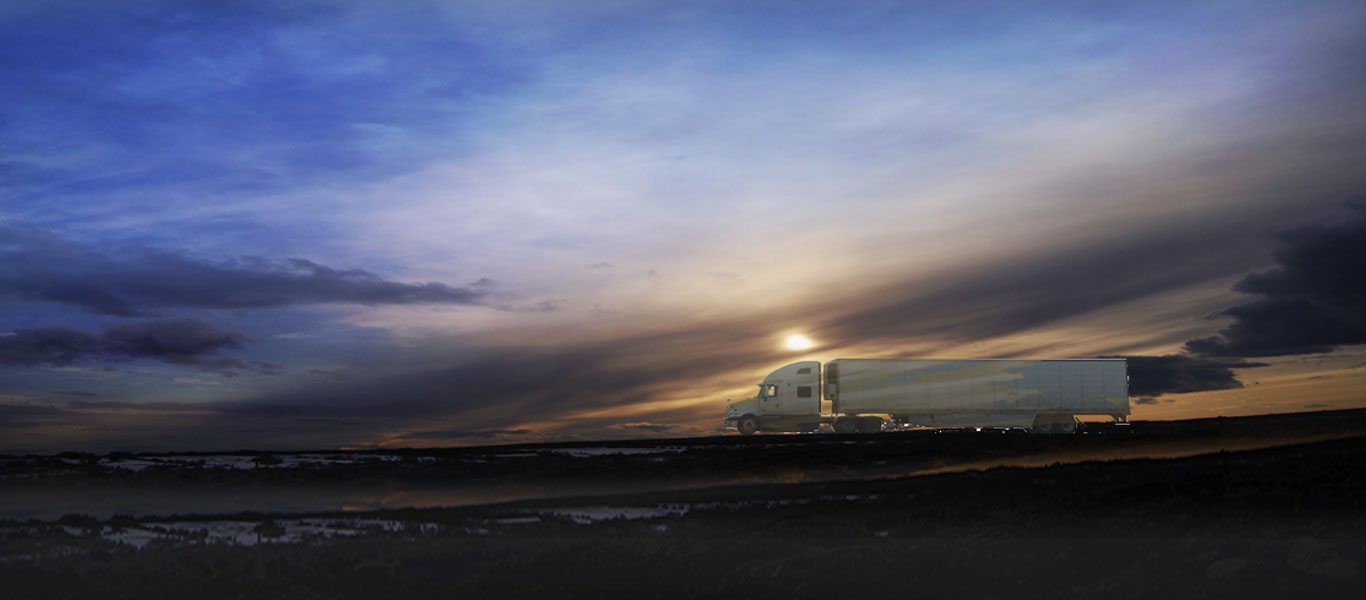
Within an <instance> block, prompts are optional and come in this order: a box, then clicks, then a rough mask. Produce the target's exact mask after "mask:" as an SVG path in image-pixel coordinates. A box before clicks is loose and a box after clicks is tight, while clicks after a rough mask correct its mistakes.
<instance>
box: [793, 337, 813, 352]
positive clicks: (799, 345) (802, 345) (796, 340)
mask: <svg viewBox="0 0 1366 600" xmlns="http://www.w3.org/2000/svg"><path fill="white" fill-rule="evenodd" d="M814 345H815V344H812V343H811V338H808V337H806V336H804V335H789V336H787V349H788V350H806V349H807V348H810V347H812V346H814Z"/></svg>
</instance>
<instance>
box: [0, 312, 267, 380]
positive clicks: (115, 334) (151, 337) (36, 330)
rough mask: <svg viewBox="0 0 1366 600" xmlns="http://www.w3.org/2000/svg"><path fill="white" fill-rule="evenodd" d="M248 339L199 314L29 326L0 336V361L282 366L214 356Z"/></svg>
mask: <svg viewBox="0 0 1366 600" xmlns="http://www.w3.org/2000/svg"><path fill="white" fill-rule="evenodd" d="M248 341H250V338H248V337H247V336H245V335H243V334H241V333H237V332H235V331H224V330H221V329H218V328H216V327H214V326H213V325H210V324H208V323H205V322H203V321H200V320H198V319H160V320H154V321H140V322H134V323H119V324H116V325H112V326H109V327H106V328H105V329H104V331H103V332H101V333H98V334H96V333H90V332H87V331H82V330H79V329H73V328H70V327H62V326H54V327H31V328H27V329H19V330H16V331H13V332H10V333H7V334H3V335H0V365H39V364H48V365H58V366H61V365H70V364H74V363H77V362H80V361H85V360H93V361H101V362H103V361H117V360H128V359H136V358H150V359H153V360H158V361H161V362H164V363H168V364H176V365H192V366H196V367H199V368H200V369H202V370H206V371H215V372H218V373H222V374H224V375H233V374H236V372H240V371H250V370H254V371H257V372H260V373H265V374H274V373H278V372H279V371H280V370H281V369H282V368H283V367H281V366H280V365H276V364H273V363H267V362H260V361H245V360H241V359H237V358H230V357H219V356H216V354H217V353H218V352H219V351H220V350H224V349H228V348H239V347H241V346H242V345H243V344H245V343H247V342H248Z"/></svg>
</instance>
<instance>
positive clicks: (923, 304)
mask: <svg viewBox="0 0 1366 600" xmlns="http://www.w3.org/2000/svg"><path fill="white" fill-rule="evenodd" d="M1250 226H1251V227H1255V225H1250V224H1249V223H1246V222H1239V221H1236V220H1232V219H1219V220H1218V221H1213V220H1210V219H1204V220H1193V221H1191V222H1187V223H1184V224H1181V225H1176V226H1170V225H1164V226H1163V228H1162V229H1157V230H1134V231H1129V232H1118V233H1116V235H1115V236H1114V238H1113V239H1110V240H1105V241H1103V242H1087V243H1084V244H1077V245H1072V246H1069V247H1063V248H1057V249H1054V250H1051V251H1048V252H1045V253H1042V254H1041V253H1028V252H1025V249H1021V250H1022V251H1021V253H1019V254H1017V256H1016V257H1014V258H1010V259H1007V260H1004V261H1001V262H997V263H993V264H984V265H964V266H959V267H956V268H954V269H952V270H948V271H945V272H943V273H941V274H938V275H936V276H932V277H926V278H922V279H916V280H907V281H902V282H897V283H894V284H891V285H888V286H884V287H882V288H879V289H875V290H873V291H871V292H869V293H867V294H865V295H863V296H862V297H859V298H854V299H853V300H852V304H853V305H854V306H855V308H854V309H853V310H849V311H847V312H844V313H843V314H839V315H838V316H835V317H833V318H826V319H824V323H823V325H822V326H821V327H820V328H819V331H817V332H816V333H817V334H818V335H819V338H820V339H821V340H822V341H824V342H826V343H829V344H831V345H840V344H844V343H850V342H867V341H869V340H878V339H887V338H892V339H908V338H910V339H913V338H932V339H936V340H945V341H955V342H957V341H969V340H979V339H988V338H992V337H996V336H1002V335H1007V334H1011V333H1015V332H1018V331H1023V330H1026V329H1031V328H1035V327H1039V326H1043V325H1047V324H1049V323H1052V322H1054V321H1057V320H1060V319H1064V318H1067V317H1072V316H1075V315H1078V314H1082V313H1086V312H1089V311H1093V310H1097V309H1100V308H1104V307H1107V306H1112V305H1115V304H1119V303H1123V302H1127V301H1130V300H1133V299H1135V298H1141V297H1144V296H1148V295H1152V294H1157V293H1161V292H1164V291H1169V290H1173V289H1177V288H1180V287H1182V286H1186V285H1191V284H1195V283H1199V282H1202V281H1208V280H1209V279H1212V278H1216V277H1220V276H1226V275H1229V274H1233V273H1238V272H1240V271H1242V272H1245V271H1246V270H1247V269H1249V268H1252V267H1253V266H1255V264H1256V257H1257V252H1256V250H1257V248H1256V246H1255V240H1254V239H1250V238H1251V236H1248V235H1246V229H1247V228H1248V227H1250Z"/></svg>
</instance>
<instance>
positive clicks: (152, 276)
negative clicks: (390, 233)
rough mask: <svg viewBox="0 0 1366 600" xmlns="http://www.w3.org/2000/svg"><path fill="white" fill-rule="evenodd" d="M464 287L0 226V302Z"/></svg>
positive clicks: (103, 303)
mask: <svg viewBox="0 0 1366 600" xmlns="http://www.w3.org/2000/svg"><path fill="white" fill-rule="evenodd" d="M486 287H487V286H486V284H485V283H484V280H481V281H479V282H476V283H475V285H472V286H471V287H468V288H458V287H451V286H448V285H446V284H443V283H414V284H409V283H399V282H394V281H388V280H385V279H383V278H381V277H379V276H378V275H375V274H373V273H370V272H368V271H363V270H360V269H334V268H332V267H328V266H325V265H321V264H318V263H315V262H312V261H309V260H305V259H302V258H290V259H286V260H267V259H264V258H259V257H253V256H243V257H240V258H237V259H234V260H227V261H222V262H218V263H210V262H205V261H201V260H197V259H194V258H190V257H188V256H185V255H183V254H178V253H173V252H167V251H163V250H158V249H153V248H142V247H134V248H117V249H112V250H109V249H104V248H96V247H92V246H88V245H85V244H81V243H77V242H73V241H70V240H65V239H62V238H59V237H57V236H55V235H52V234H50V233H46V232H42V231H36V230H31V229H19V228H13V227H0V295H8V296H11V297H17V298H22V299H25V300H36V301H44V302H58V303H63V304H70V305H74V306H79V307H81V308H83V309H85V310H87V311H90V312H93V313H97V314H106V315H117V316H137V315H144V314H147V313H148V312H149V311H151V310H153V309H159V308H216V309H252V308H277V307H284V306H292V305H298V304H311V303H329V302H346V303H357V304H368V305H376V304H417V303H441V304H478V303H480V302H481V301H482V300H484V299H485V297H486V296H488V295H489V292H487V291H486V290H485V289H484V288H486Z"/></svg>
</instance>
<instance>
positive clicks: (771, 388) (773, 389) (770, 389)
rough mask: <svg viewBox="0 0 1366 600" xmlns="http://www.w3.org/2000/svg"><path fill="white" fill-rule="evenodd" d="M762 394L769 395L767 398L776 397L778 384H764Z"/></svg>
mask: <svg viewBox="0 0 1366 600" xmlns="http://www.w3.org/2000/svg"><path fill="white" fill-rule="evenodd" d="M764 396H766V397H769V398H777V397H778V386H776V385H768V386H765V390H764Z"/></svg>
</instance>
